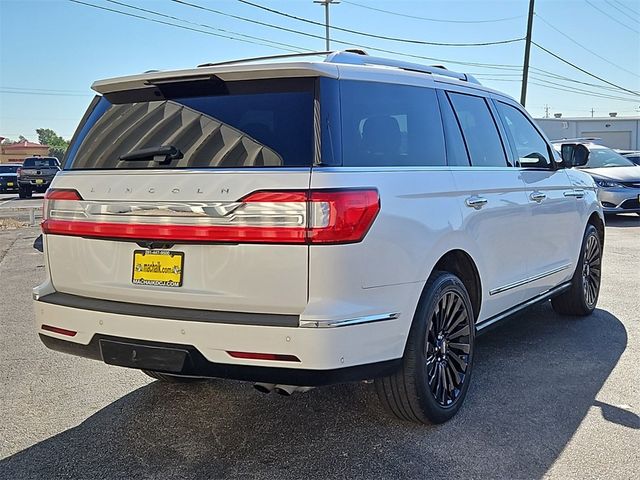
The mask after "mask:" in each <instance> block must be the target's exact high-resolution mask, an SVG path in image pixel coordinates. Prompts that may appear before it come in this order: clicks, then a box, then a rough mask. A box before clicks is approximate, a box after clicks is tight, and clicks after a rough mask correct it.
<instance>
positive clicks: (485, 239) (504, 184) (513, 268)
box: [440, 92, 528, 321]
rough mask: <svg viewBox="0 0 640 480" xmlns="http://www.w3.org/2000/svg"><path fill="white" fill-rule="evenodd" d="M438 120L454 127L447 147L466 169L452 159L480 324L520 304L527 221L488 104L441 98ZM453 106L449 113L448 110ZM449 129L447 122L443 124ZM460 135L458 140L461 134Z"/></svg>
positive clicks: (516, 175) (520, 188) (515, 174)
mask: <svg viewBox="0 0 640 480" xmlns="http://www.w3.org/2000/svg"><path fill="white" fill-rule="evenodd" d="M440 99H441V102H440V103H441V109H442V112H443V116H445V117H447V116H452V115H454V113H453V111H455V122H456V123H457V126H459V129H455V126H456V125H455V124H454V125H453V126H450V128H449V129H448V131H447V130H445V131H446V132H447V141H448V145H449V146H450V147H451V148H456V147H455V146H456V145H460V144H463V145H464V146H465V148H466V152H467V154H468V158H469V159H470V164H467V165H464V163H463V161H461V160H459V158H460V156H461V153H460V152H458V154H457V155H456V157H457V158H458V160H457V161H456V164H457V165H460V166H454V167H452V170H453V177H454V180H455V183H456V185H457V195H458V204H459V205H460V208H461V210H462V215H463V230H464V231H465V232H466V234H467V235H468V236H469V238H471V239H473V242H474V244H475V248H476V252H474V254H473V256H474V260H475V261H476V263H477V264H478V269H479V272H480V277H481V281H482V300H483V303H482V310H481V312H480V319H479V320H480V321H483V320H486V319H487V318H489V317H492V316H494V315H496V314H499V313H501V312H503V311H505V310H507V309H509V308H510V307H513V306H514V305H517V304H518V303H520V302H522V301H523V299H524V294H523V286H522V283H521V282H522V280H523V279H524V278H525V277H526V272H527V256H526V253H525V252H523V251H522V248H521V244H522V242H523V237H524V235H525V232H526V223H527V221H528V218H527V216H528V200H527V196H526V194H525V191H524V184H523V183H522V179H521V178H520V172H519V171H518V170H517V169H515V168H513V166H511V165H510V164H509V162H508V160H507V156H506V150H505V146H504V145H503V143H502V141H501V138H500V135H499V131H498V124H497V123H496V119H495V118H494V117H493V114H492V112H491V110H490V107H489V103H488V101H487V99H485V98H483V97H480V96H475V95H469V94H466V93H457V92H448V93H446V94H443V95H441V97H440ZM452 107H453V111H452ZM447 123H448V124H450V125H451V124H452V123H453V122H451V121H446V122H445V124H447ZM460 130H461V132H462V135H460Z"/></svg>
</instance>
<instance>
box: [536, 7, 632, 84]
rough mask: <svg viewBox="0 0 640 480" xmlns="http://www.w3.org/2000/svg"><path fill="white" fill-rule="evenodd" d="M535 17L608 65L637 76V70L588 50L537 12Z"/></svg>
mask: <svg viewBox="0 0 640 480" xmlns="http://www.w3.org/2000/svg"><path fill="white" fill-rule="evenodd" d="M535 16H536V17H538V19H540V20H542V22H543V23H545V24H546V25H547V26H548V27H549V28H551V29H553V30H555V31H556V32H558V33H559V34H560V35H562V36H563V37H565V38H567V39H568V40H569V41H570V42H572V43H575V44H576V45H578V46H579V47H580V48H582V49H583V50H586V51H587V52H589V53H590V54H592V55H595V56H596V57H598V58H599V59H600V60H604V61H605V62H607V63H608V64H609V65H613V66H614V67H616V68H619V69H620V70H622V71H624V72H627V73H630V74H631V75H634V76H637V75H638V72H632V71H631V70H627V69H626V68H624V67H621V66H620V65H617V64H615V63H613V62H612V61H611V60H609V59H608V58H606V57H603V56H602V55H599V54H597V53H596V52H594V51H593V50H590V49H589V48H587V47H585V46H584V45H582V44H581V43H578V42H577V41H576V40H574V39H573V38H571V37H570V36H569V35H567V34H566V33H564V32H563V31H562V30H560V29H559V28H556V27H554V26H553V25H552V24H551V23H549V22H548V21H547V20H545V19H544V18H542V17H541V16H540V15H539V14H537V13H536V14H535Z"/></svg>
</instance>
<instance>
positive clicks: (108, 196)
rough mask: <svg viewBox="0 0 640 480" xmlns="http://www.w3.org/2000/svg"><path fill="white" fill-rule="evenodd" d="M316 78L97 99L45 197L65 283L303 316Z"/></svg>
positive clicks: (166, 88) (91, 291) (170, 302)
mask: <svg viewBox="0 0 640 480" xmlns="http://www.w3.org/2000/svg"><path fill="white" fill-rule="evenodd" d="M314 83H315V81H314V79H312V78H306V79H278V80H259V81H242V82H219V81H218V82H208V83H206V84H205V85H202V84H197V83H187V82H181V83H180V84H165V85H162V86H160V87H158V86H154V87H152V88H150V89H142V90H141V91H126V92H116V93H114V94H110V95H107V96H105V97H102V98H100V99H99V100H98V101H97V102H94V104H93V107H92V110H91V112H90V113H89V114H88V115H87V116H86V117H85V118H86V121H85V123H84V125H81V127H80V129H79V130H78V132H77V133H76V137H75V139H74V142H73V145H72V147H71V148H70V151H69V154H68V157H67V159H66V161H65V165H64V170H63V172H62V173H61V174H59V175H58V176H57V177H56V179H55V180H54V184H53V186H52V187H53V189H54V190H52V193H51V194H50V198H49V199H48V200H47V203H48V205H47V212H48V214H47V215H48V217H47V219H46V221H45V224H44V230H45V233H47V248H48V258H49V265H50V270H51V278H52V282H53V284H54V287H55V288H56V290H57V291H60V292H64V293H69V294H75V295H80V296H84V297H90V298H99V299H107V300H116V301H123V302H135V303H142V304H151V305H166V306H175V307H185V308H197V309H211V310H225V311H241V312H263V313H300V312H301V311H302V309H303V308H304V305H305V304H306V301H307V268H308V265H307V256H308V247H307V245H306V244H305V240H306V239H305V236H304V235H305V233H304V228H305V226H306V203H305V200H306V192H307V190H308V188H309V180H310V168H311V165H312V163H313V159H314V154H315V150H314V133H313V132H314V128H313V125H314V115H313V111H314ZM167 152H169V153H167Z"/></svg>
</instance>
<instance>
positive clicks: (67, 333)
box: [40, 325, 78, 337]
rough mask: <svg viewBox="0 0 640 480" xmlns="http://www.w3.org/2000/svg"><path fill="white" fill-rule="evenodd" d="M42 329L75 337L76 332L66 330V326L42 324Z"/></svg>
mask: <svg viewBox="0 0 640 480" xmlns="http://www.w3.org/2000/svg"><path fill="white" fill-rule="evenodd" d="M40 328H42V330H46V331H47V332H53V333H59V334H60V335H66V336H67V337H75V336H76V333H78V332H74V331H73V330H67V329H66V328H60V327H53V326H51V325H42V327H40Z"/></svg>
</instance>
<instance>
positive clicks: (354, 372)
mask: <svg viewBox="0 0 640 480" xmlns="http://www.w3.org/2000/svg"><path fill="white" fill-rule="evenodd" d="M40 340H42V343H44V344H45V346H46V347H48V348H50V349H51V350H56V351H59V352H63V353H68V354H71V355H77V356H80V357H86V358H91V359H94V360H102V361H105V362H106V363H109V364H112V365H118V366H124V367H129V368H141V369H150V370H155V371H161V372H166V373H173V374H178V375H188V376H196V377H212V378H226V379H233V380H245V381H251V382H264V383H279V384H284V385H302V386H310V387H311V386H320V385H329V384H334V383H344V382H352V381H357V380H365V379H370V378H375V377H379V376H384V375H389V374H391V373H393V372H394V371H396V370H397V369H398V368H400V364H401V359H396V360H388V361H383V362H377V363H372V364H367V365H357V366H353V367H345V368H337V369H329V370H309V369H302V368H278V367H257V366H251V365H233V364H224V363H215V362H210V361H208V360H207V359H206V358H205V357H204V356H203V355H202V354H201V353H200V352H199V351H198V349H196V348H195V347H193V346H191V345H180V344H170V343H161V342H149V341H143V340H135V339H130V338H121V337H110V336H105V335H94V336H93V338H92V339H91V341H90V342H89V344H88V345H82V344H79V343H74V342H70V341H66V340H62V339H59V338H54V337H51V336H48V335H43V334H40ZM104 342H109V343H115V344H118V345H119V346H121V347H122V348H120V349H119V352H120V353H119V354H115V355H114V354H113V353H111V354H110V355H109V356H108V357H107V358H105V356H104V355H103V353H102V348H101V343H102V344H104ZM145 347H151V348H154V349H159V350H171V351H184V352H186V358H185V360H184V363H183V364H182V366H181V367H180V368H179V369H174V368H171V367H167V366H166V364H165V363H160V362H159V363H158V364H156V365H154V364H153V363H143V364H136V363H137V362H138V361H139V360H138V359H136V358H135V355H129V354H127V353H128V352H133V351H135V350H136V349H138V350H140V349H143V348H145ZM143 361H144V360H143Z"/></svg>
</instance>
